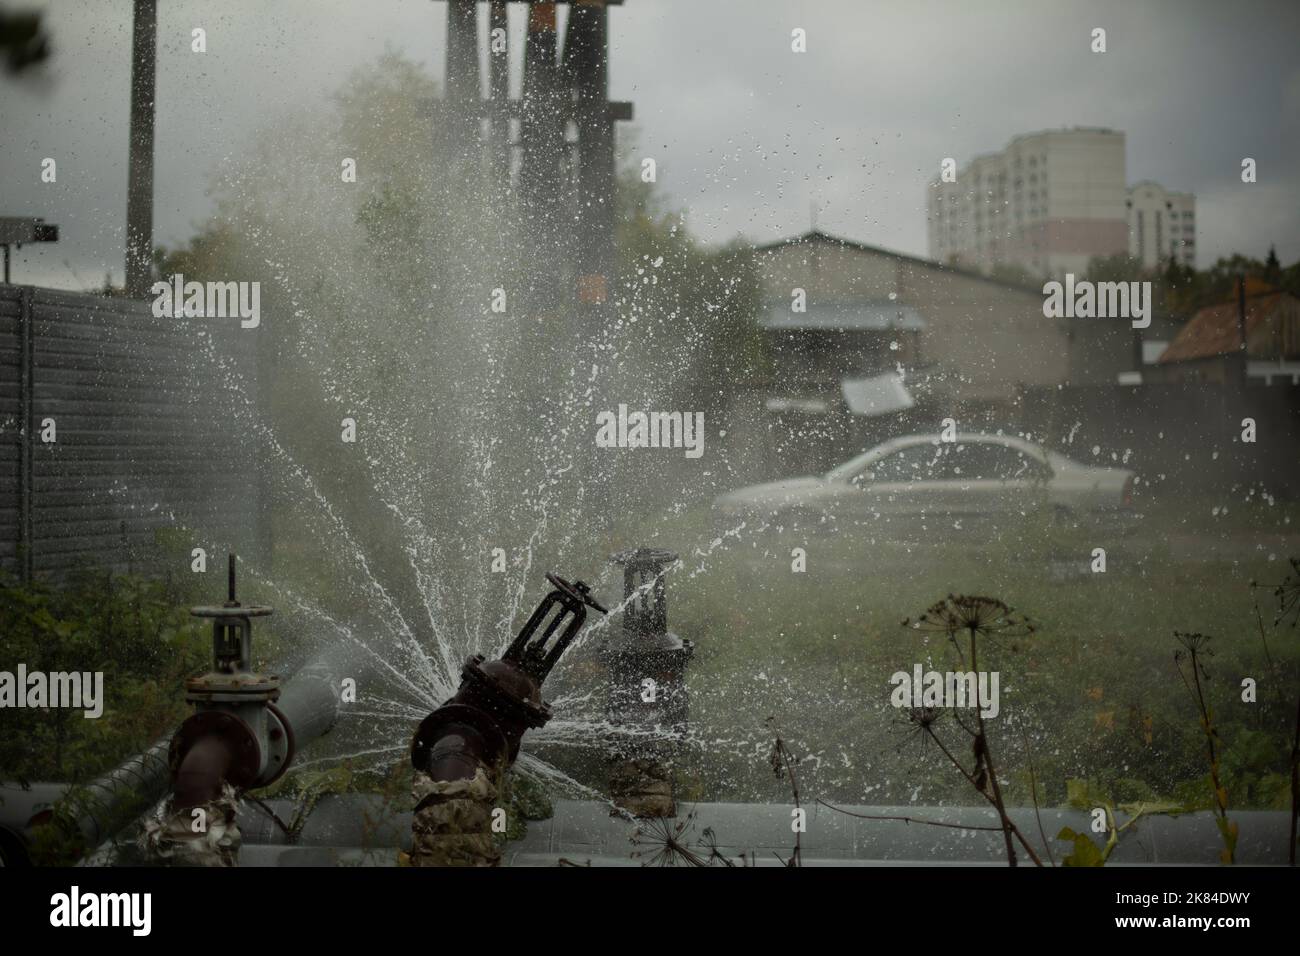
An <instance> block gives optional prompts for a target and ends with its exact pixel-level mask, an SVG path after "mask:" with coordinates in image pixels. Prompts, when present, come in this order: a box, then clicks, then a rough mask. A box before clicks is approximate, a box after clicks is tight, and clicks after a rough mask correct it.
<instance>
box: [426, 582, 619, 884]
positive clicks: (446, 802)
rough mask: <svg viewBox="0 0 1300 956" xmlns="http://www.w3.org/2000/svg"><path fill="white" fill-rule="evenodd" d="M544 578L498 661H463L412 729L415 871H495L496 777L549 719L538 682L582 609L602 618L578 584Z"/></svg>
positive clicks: (499, 817) (500, 813)
mask: <svg viewBox="0 0 1300 956" xmlns="http://www.w3.org/2000/svg"><path fill="white" fill-rule="evenodd" d="M546 580H547V581H549V582H550V583H551V585H552V586H553V587H554V590H552V591H551V592H550V593H549V594H547V595H546V597H545V598H543V599H542V602H541V604H539V605H538V606H537V609H536V610H535V611H533V614H532V616H531V617H530V618H529V619H528V622H527V623H526V624H525V625H524V626H523V629H522V630H521V631H520V632H519V634H518V636H517V637H516V638H515V639H514V641H513V642H512V643H511V644H510V646H509V647H508V648H507V649H506V652H505V654H503V655H502V656H501V659H500V660H496V661H489V662H486V663H485V662H484V661H485V659H484V657H483V655H482V654H475V655H473V656H472V657H470V658H469V660H468V661H466V662H465V667H464V669H463V670H462V671H461V683H460V687H459V689H458V690H457V691H456V694H455V696H453V697H452V698H451V699H450V700H448V701H447V702H446V703H445V704H443V705H442V706H441V707H439V708H438V709H437V710H435V711H434V712H433V713H431V714H429V716H428V717H426V718H425V719H424V720H423V721H422V722H421V723H420V726H419V728H418V729H417V730H416V732H415V738H414V740H413V741H412V742H411V765H412V767H414V769H415V782H414V788H413V789H414V797H415V817H414V819H413V821H412V824H411V829H412V836H413V840H412V847H411V862H412V864H413V865H415V866H494V865H496V864H497V863H498V862H499V861H500V852H499V851H498V850H497V848H496V844H495V841H494V839H493V833H494V832H498V833H499V832H502V829H503V827H502V821H503V819H504V810H503V808H501V807H499V806H497V800H498V796H499V794H500V792H501V783H502V776H503V774H504V772H505V770H506V768H507V767H509V766H510V765H511V764H513V763H514V761H515V758H516V757H517V756H518V755H519V744H520V742H521V741H522V739H523V736H524V734H525V733H526V732H527V731H528V730H529V729H530V728H536V727H541V726H543V725H544V724H545V723H546V722H547V721H548V720H550V719H551V708H550V706H549V705H548V704H547V703H546V702H545V701H543V700H542V694H541V688H542V682H543V681H545V680H546V677H547V675H548V674H550V672H551V670H552V669H553V668H554V667H555V665H556V663H557V662H558V661H559V659H560V655H561V654H563V653H564V651H565V649H566V648H567V647H568V646H569V644H570V643H572V641H573V639H574V637H576V636H577V633H578V631H579V629H581V627H582V625H583V622H584V621H586V619H587V608H594V609H595V610H597V611H599V612H600V613H601V614H606V613H608V612H607V611H606V609H605V608H604V607H602V606H601V605H600V604H599V603H598V602H597V601H596V600H594V599H593V598H592V596H591V588H590V587H588V585H586V584H584V583H583V582H582V581H577V582H575V583H573V584H570V583H569V582H568V581H566V580H565V579H564V578H562V577H559V576H558V575H555V574H549V573H548V574H547V575H546ZM548 617H550V620H549V623H547V624H546V628H545V630H544V631H541V634H540V636H539V635H538V631H539V630H540V629H541V627H542V624H543V622H546V621H547V618H548ZM561 627H563V630H561ZM557 634H558V636H557ZM494 825H495V826H494Z"/></svg>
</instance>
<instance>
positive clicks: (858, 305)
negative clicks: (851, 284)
mask: <svg viewBox="0 0 1300 956" xmlns="http://www.w3.org/2000/svg"><path fill="white" fill-rule="evenodd" d="M759 324H760V325H761V326H762V327H763V328H765V329H774V330H786V329H789V330H807V329H821V330H827V331H833V330H837V329H839V330H843V331H846V332H887V331H890V330H891V329H899V330H901V331H904V332H918V331H920V330H921V329H923V328H925V320H924V319H922V318H921V314H920V313H919V312H917V311H916V309H913V308H912V307H911V306H906V305H897V304H895V303H893V302H854V303H836V304H822V305H810V306H808V311H807V312H791V311H790V306H789V305H788V304H782V305H774V306H771V307H770V308H769V309H768V310H767V311H766V312H765V313H763V315H762V317H761V318H760V319H759Z"/></svg>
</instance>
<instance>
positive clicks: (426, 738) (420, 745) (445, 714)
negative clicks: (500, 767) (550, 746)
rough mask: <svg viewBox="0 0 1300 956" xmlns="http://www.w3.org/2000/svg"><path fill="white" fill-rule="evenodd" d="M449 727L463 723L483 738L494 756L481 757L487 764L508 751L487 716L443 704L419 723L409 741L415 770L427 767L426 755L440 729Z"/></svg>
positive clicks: (463, 706) (464, 706) (504, 739)
mask: <svg viewBox="0 0 1300 956" xmlns="http://www.w3.org/2000/svg"><path fill="white" fill-rule="evenodd" d="M452 724H465V725H466V726H468V727H472V728H474V730H476V731H477V732H478V733H479V734H480V735H482V737H483V739H484V741H485V742H486V744H487V745H488V747H489V748H490V749H491V750H492V751H493V754H492V755H488V754H483V755H480V756H482V757H484V758H486V759H488V760H489V762H491V760H492V759H493V758H494V757H497V758H499V757H504V756H505V755H506V754H508V753H509V751H510V741H509V739H508V738H507V737H506V735H505V732H504V731H502V729H501V728H500V727H499V726H497V722H496V721H495V720H494V719H493V718H492V716H491V715H490V714H486V713H484V712H483V711H481V710H479V709H478V708H477V707H470V706H468V705H467V704H443V705H442V706H441V707H439V708H438V709H437V710H435V711H434V712H433V713H431V714H430V715H429V716H428V717H425V718H424V720H422V721H420V726H419V727H417V728H416V730H415V737H414V739H413V740H412V741H411V764H412V766H414V767H416V768H418V769H424V768H425V767H426V766H428V762H429V753H430V751H432V749H433V747H434V745H435V744H436V743H437V742H438V741H439V740H440V739H441V738H442V736H443V728H445V727H448V726H450V725H452Z"/></svg>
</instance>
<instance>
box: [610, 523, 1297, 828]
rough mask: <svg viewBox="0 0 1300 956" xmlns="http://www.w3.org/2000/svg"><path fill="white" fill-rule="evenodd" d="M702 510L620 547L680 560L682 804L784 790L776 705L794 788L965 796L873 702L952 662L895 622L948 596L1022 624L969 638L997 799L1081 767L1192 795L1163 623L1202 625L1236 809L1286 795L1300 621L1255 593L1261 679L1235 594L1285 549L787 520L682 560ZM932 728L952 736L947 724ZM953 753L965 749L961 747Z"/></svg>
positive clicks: (1202, 773)
mask: <svg viewBox="0 0 1300 956" xmlns="http://www.w3.org/2000/svg"><path fill="white" fill-rule="evenodd" d="M1244 510H1245V509H1243V511H1244ZM1205 514H1206V515H1208V514H1209V509H1206V510H1205ZM1278 514H1279V513H1278V512H1275V513H1274V514H1273V515H1272V516H1269V515H1267V514H1266V515H1265V517H1272V518H1276V516H1277V515H1278ZM1237 520H1239V521H1243V524H1245V525H1246V527H1245V528H1243V531H1245V532H1247V533H1249V532H1250V531H1251V529H1260V528H1267V527H1270V525H1268V523H1267V522H1266V521H1265V520H1261V518H1260V517H1259V515H1258V513H1256V514H1253V515H1251V514H1247V515H1244V516H1243V518H1241V519H1237ZM711 523H712V519H711V518H710V516H708V515H706V514H704V513H703V512H695V513H692V514H687V515H683V516H681V517H680V518H677V519H674V521H673V522H671V523H670V524H661V525H659V526H657V527H655V528H654V529H653V530H652V531H646V532H644V537H643V539H641V540H638V542H637V543H644V544H654V545H659V546H665V547H672V548H675V549H676V550H678V551H679V552H681V553H682V554H683V557H684V558H685V566H684V567H683V568H682V569H680V570H676V571H674V572H672V576H671V579H670V581H671V583H670V586H669V598H670V622H671V627H672V629H673V630H674V631H676V632H677V633H679V634H680V635H681V636H683V637H686V638H690V639H692V640H694V641H695V642H696V644H697V653H696V658H695V660H694V661H693V663H692V666H691V669H690V674H689V688H690V693H691V696H692V704H691V711H692V727H693V731H694V736H695V743H694V744H693V746H692V747H691V748H690V751H689V752H688V754H687V755H686V757H685V759H684V766H683V779H684V782H685V784H686V790H687V792H688V795H689V796H691V797H695V798H699V799H715V800H767V799H783V798H786V797H788V792H786V791H785V790H784V789H783V787H784V785H782V784H780V783H779V782H778V781H776V780H775V779H774V777H773V775H772V773H771V770H770V768H769V767H768V765H767V761H766V759H765V758H766V752H767V749H766V748H767V746H768V745H770V742H771V735H770V733H769V732H768V731H767V729H766V728H765V726H764V721H765V719H766V718H768V717H773V718H775V719H776V721H777V724H778V725H779V727H780V728H781V732H782V734H783V736H785V738H786V739H787V741H788V742H789V743H790V745H791V747H792V749H794V750H795V752H796V753H800V754H803V755H805V756H806V758H807V759H806V760H805V762H804V764H803V765H802V769H801V777H802V783H803V785H804V789H805V791H806V792H807V793H809V794H815V795H817V796H822V797H825V798H827V799H839V800H854V801H860V802H870V803H905V802H909V801H917V802H922V803H934V802H950V801H951V802H959V803H971V802H977V801H978V799H979V798H978V797H977V796H976V795H975V794H974V793H973V791H971V790H970V788H969V786H968V784H966V783H965V782H964V781H963V780H961V778H960V777H959V776H958V775H957V774H956V772H955V771H954V770H953V768H952V767H951V766H950V765H948V764H947V763H946V761H944V760H942V759H941V755H939V754H938V752H937V751H936V750H935V748H934V747H933V746H930V747H929V748H923V747H922V746H921V745H920V740H919V739H918V738H916V737H915V736H914V735H911V734H909V732H908V730H909V728H907V727H906V726H904V725H902V723H901V721H900V714H899V712H897V711H895V710H894V709H893V708H892V707H890V706H889V691H890V690H891V687H890V685H889V683H888V679H889V675H890V674H891V673H893V672H895V671H898V670H910V669H911V667H912V665H913V664H915V663H922V664H925V665H926V668H927V669H930V668H931V667H933V669H936V670H952V669H958V668H957V667H956V655H955V653H954V652H953V650H952V648H951V646H950V645H949V644H948V642H947V641H946V640H945V639H944V638H943V636H942V635H936V634H920V633H918V632H915V631H911V630H907V629H904V628H903V627H902V626H900V622H901V621H902V620H903V618H905V617H909V616H915V615H917V614H919V613H921V612H922V611H924V610H925V609H926V608H927V607H928V606H930V605H931V604H933V603H934V602H935V601H937V600H939V599H940V598H942V597H943V596H945V595H946V594H948V593H950V592H952V593H973V594H982V595H988V596H992V597H997V598H1000V599H1002V600H1004V601H1006V602H1007V603H1008V604H1010V605H1012V606H1013V607H1014V608H1016V609H1017V610H1019V611H1021V612H1023V613H1025V614H1027V615H1028V616H1029V617H1030V618H1031V619H1032V620H1033V621H1034V623H1035V624H1036V626H1037V628H1038V630H1037V633H1036V634H1034V635H1032V636H1031V637H1028V638H1019V639H1015V640H1006V641H998V640H995V641H992V642H991V643H989V644H988V645H987V646H986V647H985V648H983V649H982V650H981V669H986V670H998V671H999V673H1000V674H1001V708H1002V712H1001V715H1000V716H999V717H998V718H997V719H996V720H994V721H992V726H991V730H990V737H991V742H992V746H993V747H994V754H995V757H997V758H998V765H999V772H1000V775H1001V776H1002V777H1003V778H1004V779H1005V780H1006V782H1007V786H1006V788H1005V789H1006V790H1008V791H1009V796H1008V799H1009V800H1010V801H1011V802H1013V803H1029V802H1030V793H1029V787H1028V781H1029V769H1030V767H1031V766H1032V767H1033V771H1034V774H1035V777H1036V779H1037V782H1038V788H1039V790H1038V792H1039V798H1040V800H1042V801H1043V802H1045V803H1048V804H1061V803H1064V802H1065V799H1066V787H1067V782H1068V781H1069V780H1071V779H1088V780H1092V781H1093V782H1094V784H1095V785H1096V786H1097V787H1099V788H1100V789H1102V790H1103V791H1104V792H1109V793H1111V794H1112V795H1113V796H1114V798H1115V800H1116V801H1125V800H1133V799H1143V798H1145V799H1152V798H1154V797H1156V796H1161V797H1170V798H1174V799H1177V800H1178V801H1179V802H1182V803H1187V804H1194V805H1206V806H1208V803H1209V798H1210V790H1209V785H1208V783H1207V782H1206V776H1207V773H1208V764H1207V761H1206V758H1205V755H1204V739H1203V736H1202V734H1201V732H1200V729H1199V726H1198V723H1197V717H1196V712H1195V709H1194V706H1193V703H1192V701H1191V699H1190V697H1189V696H1188V694H1187V691H1186V689H1185V688H1184V686H1183V684H1182V682H1181V679H1180V678H1179V676H1178V672H1177V669H1176V668H1175V665H1174V660H1173V654H1174V650H1175V649H1176V643H1175V641H1174V638H1173V633H1174V632H1175V631H1199V632H1203V633H1206V634H1210V635H1213V638H1214V639H1213V641H1212V647H1213V648H1214V651H1215V656H1214V657H1213V658H1212V659H1211V660H1210V661H1209V663H1208V667H1209V671H1210V675H1211V677H1210V682H1209V687H1210V693H1211V696H1212V705H1213V707H1214V711H1215V720H1216V722H1217V723H1218V724H1219V727H1220V733H1221V735H1222V737H1223V740H1224V744H1225V746H1226V748H1227V750H1226V754H1225V757H1224V766H1225V768H1226V772H1227V774H1228V777H1229V780H1228V785H1229V789H1230V799H1231V801H1232V804H1233V805H1234V806H1238V807H1245V806H1252V807H1282V806H1286V805H1288V802H1287V801H1288V797H1287V790H1286V779H1285V773H1286V770H1287V752H1288V750H1289V746H1290V741H1289V732H1290V727H1291V724H1290V721H1291V719H1293V714H1294V707H1295V699H1296V695H1297V693H1300V679H1298V676H1297V664H1298V663H1300V657H1298V656H1297V653H1296V637H1297V636H1300V632H1297V631H1295V630H1292V629H1288V628H1283V629H1282V630H1280V631H1278V632H1277V633H1273V632H1272V630H1271V622H1272V616H1271V613H1270V612H1271V610H1272V608H1271V605H1269V604H1268V602H1269V601H1271V600H1273V599H1272V597H1271V595H1270V594H1268V593H1267V592H1261V593H1260V600H1261V604H1262V606H1263V607H1264V616H1265V620H1264V623H1265V627H1266V630H1267V636H1268V639H1269V646H1270V649H1271V651H1272V655H1273V658H1274V660H1275V662H1277V664H1278V670H1277V672H1276V674H1274V672H1272V671H1270V670H1269V668H1268V666H1267V663H1266V659H1265V652H1264V646H1263V644H1262V643H1261V640H1260V634H1259V626H1258V624H1257V622H1256V617H1255V612H1254V604H1253V602H1252V591H1251V589H1250V586H1249V585H1250V582H1251V581H1252V580H1258V581H1261V582H1271V583H1276V582H1277V581H1280V580H1281V579H1282V578H1283V577H1284V576H1285V574H1286V572H1287V571H1288V570H1289V566H1288V565H1287V564H1286V562H1285V561H1284V560H1281V556H1277V555H1275V556H1274V560H1271V561H1270V560H1269V559H1268V555H1267V554H1266V553H1261V554H1260V555H1259V556H1257V557H1252V558H1251V559H1250V560H1238V561H1236V562H1235V563H1231V562H1219V561H1205V560H1200V559H1195V560H1192V559H1189V556H1188V555H1187V554H1182V555H1181V556H1177V557H1175V556H1172V555H1171V553H1170V550H1169V549H1168V548H1167V547H1165V546H1163V545H1162V543H1161V535H1160V534H1157V533H1154V531H1153V530H1148V531H1146V532H1144V533H1142V534H1140V535H1138V536H1135V537H1133V538H1132V539H1131V540H1130V539H1128V538H1117V537H1115V536H1113V535H1102V534H1100V533H1097V534H1093V533H1091V532H1090V531H1089V529H1088V528H1087V527H1083V528H1075V529H1064V530H1062V529H1053V528H1050V527H1049V526H1047V525H1046V524H1045V523H1043V522H1036V521H1027V522H1026V523H1025V525H1024V526H1023V528H1022V529H1021V531H1022V532H1023V533H1022V534H1010V533H1009V534H1006V535H1003V536H1002V537H1001V538H1000V539H999V540H996V541H979V540H970V539H966V540H957V539H955V538H954V537H953V536H952V535H951V534H950V533H948V532H945V531H931V532H929V533H927V534H926V535H925V536H924V537H923V538H922V539H921V540H920V541H918V542H917V546H916V547H915V548H913V549H911V551H910V553H909V551H908V549H905V548H903V547H900V546H897V545H887V544H885V543H884V542H882V541H881V540H880V539H879V537H878V536H877V538H876V540H874V541H873V539H872V535H871V534H870V533H868V532H867V531H866V530H856V529H853V530H841V531H840V532H838V533H803V532H801V531H799V530H797V529H784V530H778V531H772V532H767V533H764V534H761V535H759V536H757V537H750V536H742V537H741V538H740V539H738V540H728V542H727V543H726V544H724V545H722V546H720V547H717V548H716V549H715V550H713V552H712V553H711V554H710V555H709V556H708V557H707V558H698V557H696V558H692V556H691V551H692V550H693V549H694V547H695V546H696V543H697V542H698V543H699V546H700V547H705V548H707V543H708V542H709V540H710V539H711V538H712V533H711V530H710V527H711ZM1293 527H1294V526H1293ZM1189 529H1190V531H1192V532H1195V533H1197V534H1200V535H1210V536H1212V535H1213V533H1214V532H1215V530H1216V525H1214V524H1213V523H1202V524H1201V525H1199V526H1198V525H1196V524H1194V523H1192V522H1188V523H1185V524H1183V525H1181V526H1180V528H1179V530H1180V532H1182V533H1189ZM628 543H630V542H628ZM796 547H802V548H804V549H806V551H807V572H806V573H793V572H792V571H791V560H792V559H791V550H792V549H793V548H796ZM1093 547H1105V548H1106V550H1107V569H1106V571H1105V573H1093V572H1092V571H1091V570H1089V564H1090V561H1091V554H1092V548H1093ZM1192 550H1193V551H1195V549H1192ZM1067 575H1068V576H1067ZM961 669H965V668H961ZM1245 677H1252V678H1254V679H1255V680H1256V681H1257V682H1258V685H1259V689H1258V701H1257V702H1256V703H1253V704H1250V703H1243V702H1242V700H1241V681H1242V679H1243V678H1245ZM942 736H944V739H945V741H946V742H948V743H950V744H951V745H952V746H953V747H958V746H960V747H968V746H969V745H968V743H966V742H965V738H964V736H961V735H959V734H958V733H957V732H956V728H953V727H951V726H949V727H948V728H947V731H946V733H944V734H943V735H942ZM956 752H957V753H958V754H959V755H960V756H962V757H963V758H965V759H966V760H967V761H968V762H969V759H970V757H969V753H968V752H966V751H956Z"/></svg>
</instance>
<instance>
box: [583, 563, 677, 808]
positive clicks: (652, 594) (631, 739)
mask: <svg viewBox="0 0 1300 956" xmlns="http://www.w3.org/2000/svg"><path fill="white" fill-rule="evenodd" d="M610 560H611V561H613V562H614V563H615V564H617V565H620V566H621V567H622V568H623V627H622V630H621V632H617V631H616V632H612V633H611V635H610V638H609V639H608V640H607V641H606V643H605V644H604V646H603V647H602V648H601V656H602V658H603V660H604V661H605V664H606V666H607V668H608V671H609V684H608V696H607V698H606V716H607V717H608V719H609V722H610V724H611V725H613V726H614V727H616V728H620V729H622V730H623V732H622V733H617V734H616V735H615V737H614V740H613V742H612V745H611V755H610V768H609V788H610V796H611V797H612V798H613V800H614V804H615V805H616V806H618V807H619V808H621V809H623V810H626V811H627V812H628V813H631V814H632V815H633V816H637V817H671V816H675V815H676V813H677V805H676V800H675V799H674V796H673V789H674V782H673V771H672V765H673V760H674V757H675V756H676V753H677V749H678V747H679V744H680V742H681V740H682V739H683V737H684V736H685V734H686V728H687V719H688V716H689V711H690V708H689V700H688V698H687V693H686V664H687V662H688V661H689V660H690V659H691V655H692V654H693V653H694V651H695V645H694V644H693V643H692V642H691V641H684V640H682V639H681V638H680V637H678V636H677V635H676V634H673V633H671V632H670V631H669V630H668V600H667V593H666V586H665V583H664V576H665V574H667V572H668V569H669V568H670V567H671V566H672V565H674V564H676V563H677V561H678V557H677V555H676V554H674V553H673V552H671V551H665V550H662V549H658V548H634V549H632V550H629V551H621V552H619V553H618V554H615V555H613V556H612V557H611V558H610Z"/></svg>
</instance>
